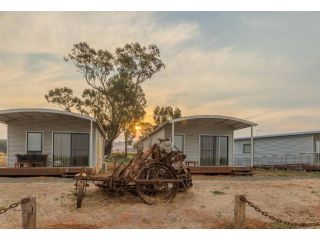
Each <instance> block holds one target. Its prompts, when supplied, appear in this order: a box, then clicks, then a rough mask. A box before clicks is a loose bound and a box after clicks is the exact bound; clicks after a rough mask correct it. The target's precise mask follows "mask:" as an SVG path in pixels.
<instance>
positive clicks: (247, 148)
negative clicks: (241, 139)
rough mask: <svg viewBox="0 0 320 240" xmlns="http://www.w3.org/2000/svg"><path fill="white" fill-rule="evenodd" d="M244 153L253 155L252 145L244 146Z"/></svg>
mask: <svg viewBox="0 0 320 240" xmlns="http://www.w3.org/2000/svg"><path fill="white" fill-rule="evenodd" d="M242 150H243V153H251V144H250V143H247V144H243V149H242Z"/></svg>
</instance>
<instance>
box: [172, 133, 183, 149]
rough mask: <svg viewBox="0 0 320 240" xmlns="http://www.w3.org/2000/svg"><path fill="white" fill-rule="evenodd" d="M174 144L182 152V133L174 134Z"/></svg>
mask: <svg viewBox="0 0 320 240" xmlns="http://www.w3.org/2000/svg"><path fill="white" fill-rule="evenodd" d="M174 145H175V146H176V148H178V149H179V150H180V151H181V152H184V136H183V135H174Z"/></svg>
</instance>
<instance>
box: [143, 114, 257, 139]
mask: <svg viewBox="0 0 320 240" xmlns="http://www.w3.org/2000/svg"><path fill="white" fill-rule="evenodd" d="M184 121H194V122H197V121H198V122H200V121H201V122H211V123H213V124H217V125H221V126H224V127H230V128H231V129H233V130H239V129H243V128H247V127H251V126H256V125H257V124H256V123H253V122H250V121H247V120H244V119H240V118H235V117H228V116H221V115H194V116H186V117H181V118H176V119H173V120H171V121H168V122H165V123H164V124H162V125H160V126H158V127H157V128H155V129H154V130H153V131H152V132H151V133H150V134H149V136H150V135H152V134H154V133H155V132H157V131H159V130H160V129H162V128H163V127H165V126H166V125H168V124H172V123H176V122H184ZM146 137H147V136H146ZM146 137H144V138H143V139H145V138H146ZM143 139H142V140H143Z"/></svg>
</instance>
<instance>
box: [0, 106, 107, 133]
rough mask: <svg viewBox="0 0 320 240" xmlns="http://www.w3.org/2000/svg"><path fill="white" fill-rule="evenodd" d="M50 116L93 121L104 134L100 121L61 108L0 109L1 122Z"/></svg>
mask: <svg viewBox="0 0 320 240" xmlns="http://www.w3.org/2000/svg"><path fill="white" fill-rule="evenodd" d="M52 116H57V118H62V117H66V118H69V117H71V118H77V119H83V120H88V121H93V122H95V123H96V124H97V125H98V127H99V129H100V131H101V132H102V133H103V134H105V132H104V130H103V128H102V125H101V123H100V122H99V121H98V120H97V119H95V118H92V117H90V116H86V115H82V114H79V113H73V112H67V111H62V110H56V109H48V108H15V109H6V110H0V122H2V123H5V124H7V123H9V122H10V121H13V120H21V119H26V120H31V119H42V118H50V117H52Z"/></svg>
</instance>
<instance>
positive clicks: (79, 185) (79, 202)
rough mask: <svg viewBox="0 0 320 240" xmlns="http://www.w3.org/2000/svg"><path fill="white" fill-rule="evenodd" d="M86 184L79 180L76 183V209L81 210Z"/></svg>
mask: <svg viewBox="0 0 320 240" xmlns="http://www.w3.org/2000/svg"><path fill="white" fill-rule="evenodd" d="M86 187H87V183H86V181H84V180H80V181H79V182H78V183H77V208H81V205H82V201H83V198H84V196H85V194H86Z"/></svg>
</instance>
